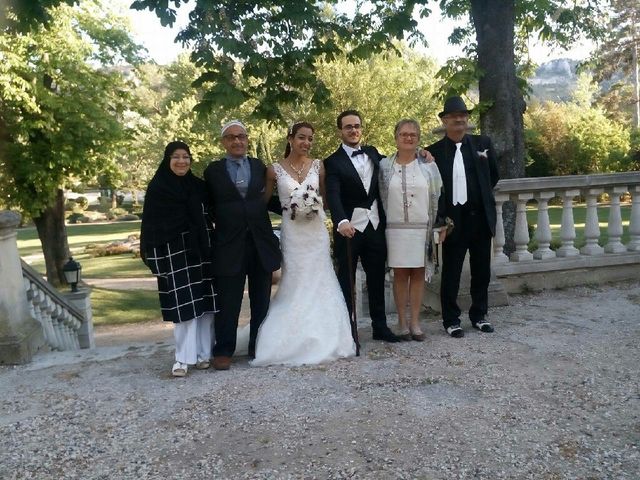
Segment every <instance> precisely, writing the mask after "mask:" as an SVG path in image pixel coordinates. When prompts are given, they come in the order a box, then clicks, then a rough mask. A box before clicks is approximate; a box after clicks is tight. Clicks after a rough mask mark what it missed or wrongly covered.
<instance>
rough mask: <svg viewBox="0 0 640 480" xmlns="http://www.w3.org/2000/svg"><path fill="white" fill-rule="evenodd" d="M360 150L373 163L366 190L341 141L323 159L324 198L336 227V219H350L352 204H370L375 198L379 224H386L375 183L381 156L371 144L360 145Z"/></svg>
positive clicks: (364, 206) (366, 205) (367, 206)
mask: <svg viewBox="0 0 640 480" xmlns="http://www.w3.org/2000/svg"><path fill="white" fill-rule="evenodd" d="M362 150H364V152H365V153H366V154H367V156H368V157H369V158H370V159H371V162H372V163H373V175H372V177H371V186H370V187H369V193H368V194H367V191H366V190H365V189H364V185H362V180H360V176H359V175H358V172H357V171H356V168H355V167H354V166H353V163H352V162H351V159H350V158H349V156H348V155H347V152H345V151H344V148H342V145H340V146H339V147H338V149H337V150H336V151H335V152H333V153H332V154H331V155H330V156H329V157H327V158H326V159H325V160H324V169H325V175H326V179H325V186H326V191H327V193H326V195H327V202H328V203H329V210H330V211H331V219H332V220H333V223H334V226H335V227H337V226H338V222H340V221H341V220H344V219H347V220H350V219H351V215H352V214H353V210H354V209H355V208H371V204H372V203H373V201H374V200H377V201H378V215H379V216H380V226H381V227H382V228H384V226H385V215H384V210H383V208H382V201H381V200H380V189H379V187H378V172H379V170H380V160H382V158H384V157H383V156H382V155H381V154H380V152H378V150H376V148H375V147H372V146H363V147H362ZM378 228H380V227H378ZM334 233H335V229H334Z"/></svg>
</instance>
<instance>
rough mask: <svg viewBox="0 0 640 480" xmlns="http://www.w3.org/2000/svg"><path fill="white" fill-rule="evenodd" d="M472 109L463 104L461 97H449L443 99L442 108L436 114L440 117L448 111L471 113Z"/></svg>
mask: <svg viewBox="0 0 640 480" xmlns="http://www.w3.org/2000/svg"><path fill="white" fill-rule="evenodd" d="M472 111H473V110H468V109H467V106H466V105H465V104H464V100H462V97H449V98H447V99H446V100H445V101H444V110H443V111H442V112H440V113H439V114H438V116H439V117H440V118H442V117H444V116H445V115H447V114H449V113H460V112H463V113H469V114H470V113H471V112H472Z"/></svg>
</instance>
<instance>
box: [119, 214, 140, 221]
mask: <svg viewBox="0 0 640 480" xmlns="http://www.w3.org/2000/svg"><path fill="white" fill-rule="evenodd" d="M116 220H117V221H119V222H135V221H136V220H140V217H138V215H134V214H133V213H127V214H125V215H119V216H117V217H116Z"/></svg>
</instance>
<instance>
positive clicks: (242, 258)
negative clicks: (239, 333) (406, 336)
mask: <svg viewBox="0 0 640 480" xmlns="http://www.w3.org/2000/svg"><path fill="white" fill-rule="evenodd" d="M221 135H222V145H223V146H224V148H225V150H226V151H227V153H226V155H225V157H224V158H222V159H221V160H218V161H215V162H212V163H210V164H209V166H208V167H207V168H206V170H205V171H204V179H205V182H206V185H207V191H208V196H209V203H210V213H211V216H212V219H213V221H214V223H215V230H214V235H213V270H214V275H215V277H216V291H217V293H218V298H217V301H218V305H219V306H220V312H219V313H218V314H216V317H215V320H214V322H215V335H216V341H215V345H214V347H213V357H214V358H213V368H215V369H216V370H227V369H229V366H230V364H231V356H232V355H233V352H234V351H235V348H236V330H237V328H238V317H239V315H240V308H241V306H242V297H243V295H244V284H245V281H246V280H247V279H248V280H249V300H250V304H251V320H250V335H249V356H250V357H253V356H254V352H255V343H256V337H257V334H258V327H260V324H261V323H262V320H264V317H265V316H266V314H267V310H268V308H269V300H270V296H271V277H272V273H273V272H274V271H275V270H277V269H278V268H280V260H281V254H280V245H279V242H278V238H277V237H276V236H275V234H274V233H273V229H272V227H271V221H270V219H269V214H268V212H267V205H266V204H265V202H264V190H265V173H266V167H265V165H264V164H263V163H262V161H261V160H258V159H257V158H251V157H248V156H247V146H248V136H247V130H246V128H245V126H244V125H243V124H242V123H241V122H239V121H238V120H232V121H231V122H228V123H227V124H225V125H224V126H223V127H222V133H221Z"/></svg>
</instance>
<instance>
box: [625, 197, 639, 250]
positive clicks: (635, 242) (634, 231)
mask: <svg viewBox="0 0 640 480" xmlns="http://www.w3.org/2000/svg"><path fill="white" fill-rule="evenodd" d="M629 192H630V193H631V218H630V219H629V243H627V250H629V251H630V252H640V185H636V186H635V187H633V188H630V189H629Z"/></svg>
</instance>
